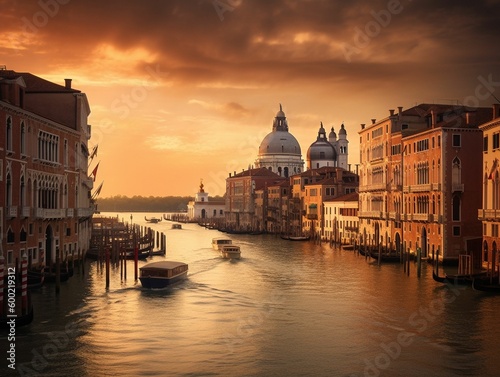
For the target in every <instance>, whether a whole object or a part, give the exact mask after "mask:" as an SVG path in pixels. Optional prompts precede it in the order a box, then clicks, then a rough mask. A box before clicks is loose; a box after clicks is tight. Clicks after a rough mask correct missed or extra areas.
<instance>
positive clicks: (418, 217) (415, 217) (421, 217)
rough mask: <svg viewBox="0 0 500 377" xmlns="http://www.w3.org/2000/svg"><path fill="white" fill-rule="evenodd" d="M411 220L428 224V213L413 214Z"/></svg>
mask: <svg viewBox="0 0 500 377" xmlns="http://www.w3.org/2000/svg"><path fill="white" fill-rule="evenodd" d="M412 220H413V221H424V222H428V221H429V214H428V213H414V214H412Z"/></svg>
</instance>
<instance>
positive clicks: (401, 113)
mask: <svg viewBox="0 0 500 377" xmlns="http://www.w3.org/2000/svg"><path fill="white" fill-rule="evenodd" d="M398 115H399V118H400V119H401V115H403V106H398Z"/></svg>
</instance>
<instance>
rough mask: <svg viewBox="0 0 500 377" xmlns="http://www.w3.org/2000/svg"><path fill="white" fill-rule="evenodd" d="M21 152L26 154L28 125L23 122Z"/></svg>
mask: <svg viewBox="0 0 500 377" xmlns="http://www.w3.org/2000/svg"><path fill="white" fill-rule="evenodd" d="M21 154H26V127H25V126H24V122H22V123H21Z"/></svg>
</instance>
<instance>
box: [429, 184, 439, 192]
mask: <svg viewBox="0 0 500 377" xmlns="http://www.w3.org/2000/svg"><path fill="white" fill-rule="evenodd" d="M431 187H432V191H441V183H431Z"/></svg>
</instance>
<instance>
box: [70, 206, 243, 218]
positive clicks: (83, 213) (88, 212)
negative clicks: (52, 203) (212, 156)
mask: <svg viewBox="0 0 500 377" xmlns="http://www.w3.org/2000/svg"><path fill="white" fill-rule="evenodd" d="M232 212H243V211H240V210H233V211H232ZM76 214H77V216H78V217H90V216H92V215H93V214H94V208H78V209H77V210H76Z"/></svg>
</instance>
